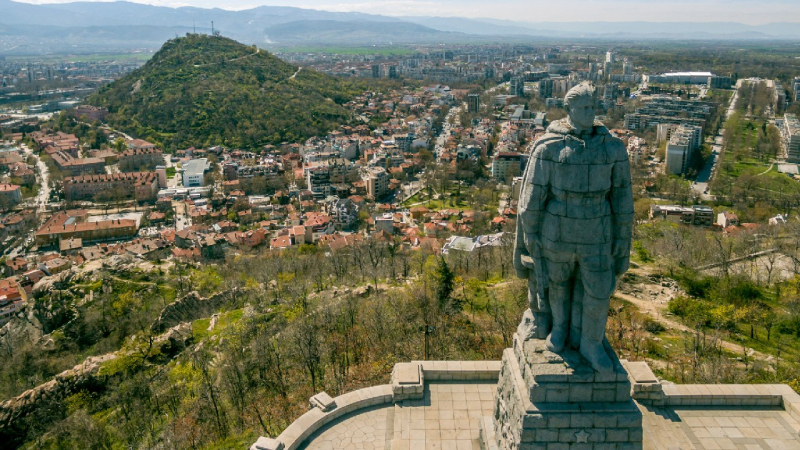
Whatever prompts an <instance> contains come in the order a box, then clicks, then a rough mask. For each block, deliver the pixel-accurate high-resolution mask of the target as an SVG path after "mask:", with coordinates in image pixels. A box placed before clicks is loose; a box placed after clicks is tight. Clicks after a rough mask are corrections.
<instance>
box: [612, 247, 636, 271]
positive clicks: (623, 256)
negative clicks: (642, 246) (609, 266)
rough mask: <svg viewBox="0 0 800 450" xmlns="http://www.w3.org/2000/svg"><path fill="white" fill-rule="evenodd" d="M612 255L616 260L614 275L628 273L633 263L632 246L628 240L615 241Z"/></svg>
mask: <svg viewBox="0 0 800 450" xmlns="http://www.w3.org/2000/svg"><path fill="white" fill-rule="evenodd" d="M611 255H612V256H613V258H614V274H615V275H617V276H619V275H622V274H623V273H625V272H627V271H628V268H629V267H630V263H631V245H630V241H629V240H627V239H620V240H616V241H614V245H613V248H612V250H611Z"/></svg>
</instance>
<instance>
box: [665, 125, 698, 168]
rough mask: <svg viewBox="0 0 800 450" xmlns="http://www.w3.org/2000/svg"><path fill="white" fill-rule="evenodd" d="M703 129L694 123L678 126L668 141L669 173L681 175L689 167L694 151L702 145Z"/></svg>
mask: <svg viewBox="0 0 800 450" xmlns="http://www.w3.org/2000/svg"><path fill="white" fill-rule="evenodd" d="M702 139H703V129H702V128H700V127H697V126H692V125H681V126H679V127H678V128H676V129H675V130H674V131H673V132H672V135H671V136H670V138H669V143H667V173H669V174H672V175H681V174H683V173H685V172H686V170H687V169H688V168H689V163H690V162H691V160H692V155H693V154H694V151H695V150H696V149H697V148H698V147H700V145H701V144H702Z"/></svg>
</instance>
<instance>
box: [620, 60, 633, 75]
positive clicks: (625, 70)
mask: <svg viewBox="0 0 800 450" xmlns="http://www.w3.org/2000/svg"><path fill="white" fill-rule="evenodd" d="M622 74H623V75H633V64H631V63H630V61H628V60H625V62H623V63H622Z"/></svg>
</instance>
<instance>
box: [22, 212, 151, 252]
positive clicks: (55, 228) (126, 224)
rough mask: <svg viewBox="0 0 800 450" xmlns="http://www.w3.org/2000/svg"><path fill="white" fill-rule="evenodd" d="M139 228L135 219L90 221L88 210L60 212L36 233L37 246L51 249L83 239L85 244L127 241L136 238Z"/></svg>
mask: <svg viewBox="0 0 800 450" xmlns="http://www.w3.org/2000/svg"><path fill="white" fill-rule="evenodd" d="M137 228H138V224H137V222H136V221H135V220H133V219H114V220H101V221H90V220H89V213H88V212H87V211H86V210H82V209H73V210H68V211H59V212H57V213H56V214H54V215H53V216H51V217H50V218H49V219H47V222H45V224H44V225H42V227H41V228H39V230H38V231H37V232H36V244H37V245H39V246H42V247H49V246H53V245H57V244H58V243H59V242H60V241H61V240H62V239H81V241H82V242H83V243H86V242H92V241H105V240H113V239H126V238H131V237H133V236H135V235H136V230H137Z"/></svg>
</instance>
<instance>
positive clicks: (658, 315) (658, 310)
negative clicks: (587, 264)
mask: <svg viewBox="0 0 800 450" xmlns="http://www.w3.org/2000/svg"><path fill="white" fill-rule="evenodd" d="M614 296H615V297H617V298H620V299H622V300H625V301H628V302H631V303H633V304H634V305H635V306H636V307H637V308H639V310H640V311H642V312H644V313H645V314H648V315H650V316H652V317H653V318H655V319H657V320H658V321H659V322H661V324H662V325H664V326H665V327H666V328H668V329H670V330H680V331H685V332H688V333H694V332H695V330H693V329H691V328H689V327H687V326H686V325H684V324H682V323H680V322H678V321H677V320H674V319H671V318H669V317H666V316H665V315H664V312H665V311H666V307H665V306H661V305H659V304H658V303H656V302H654V301H652V300H642V299H640V298H637V297H634V296H632V295H629V294H623V293H622V292H616V293H614ZM719 342H720V346H722V348H724V349H725V350H728V351H730V352H732V353H737V354H740V353H742V346H741V345H739V344H734V343H733V342H728V341H725V340H722V339H720V340H719ZM749 351H750V352H752V353H751V356H755V357H756V358H758V359H767V358H768V356H767V355H765V354H764V353H761V352H757V351H755V350H753V349H749Z"/></svg>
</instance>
